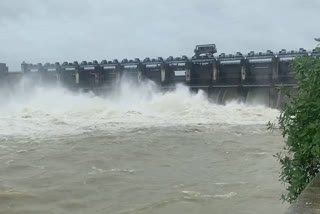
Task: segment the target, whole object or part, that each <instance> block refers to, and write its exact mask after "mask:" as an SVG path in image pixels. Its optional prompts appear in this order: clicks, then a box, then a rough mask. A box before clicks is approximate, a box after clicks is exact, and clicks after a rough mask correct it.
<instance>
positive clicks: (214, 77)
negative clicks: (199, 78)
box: [212, 61, 220, 82]
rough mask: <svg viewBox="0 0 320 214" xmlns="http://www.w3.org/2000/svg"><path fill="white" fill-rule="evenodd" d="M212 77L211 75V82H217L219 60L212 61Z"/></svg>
mask: <svg viewBox="0 0 320 214" xmlns="http://www.w3.org/2000/svg"><path fill="white" fill-rule="evenodd" d="M212 72H213V74H212V77H213V82H218V79H219V72H220V70H219V62H218V61H216V62H215V63H213V69H212Z"/></svg>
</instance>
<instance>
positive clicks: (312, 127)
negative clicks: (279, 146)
mask: <svg viewBox="0 0 320 214" xmlns="http://www.w3.org/2000/svg"><path fill="white" fill-rule="evenodd" d="M292 65H293V67H294V71H295V75H296V79H297V81H298V83H297V84H298V91H297V92H296V93H295V94H294V95H292V94H291V95H289V96H290V102H289V103H287V104H284V105H283V107H282V113H281V114H280V117H279V127H280V130H281V132H282V135H283V137H284V138H285V139H286V141H285V143H286V146H285V147H284V149H285V153H278V154H277V155H276V156H277V158H278V159H279V161H280V163H281V165H282V167H281V174H280V180H281V181H282V182H284V183H285V184H286V189H287V190H288V192H287V193H286V194H283V195H282V199H283V200H285V201H288V202H290V203H291V202H292V201H293V200H295V199H296V198H297V197H298V195H299V194H300V193H301V192H302V190H304V188H305V187H306V186H307V184H308V183H309V182H310V181H311V180H312V179H313V178H314V177H315V175H316V174H317V173H318V172H319V169H320V58H319V57H317V58H316V57H300V58H297V59H295V60H293V63H292ZM270 127H271V126H269V128H270Z"/></svg>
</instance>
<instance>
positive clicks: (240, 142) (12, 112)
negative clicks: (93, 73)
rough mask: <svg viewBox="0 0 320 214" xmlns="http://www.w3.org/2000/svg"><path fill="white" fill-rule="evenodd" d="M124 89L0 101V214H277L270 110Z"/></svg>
mask: <svg viewBox="0 0 320 214" xmlns="http://www.w3.org/2000/svg"><path fill="white" fill-rule="evenodd" d="M129 86H130V85H129ZM129 86H126V85H125V86H124V87H123V88H122V89H121V92H120V93H118V94H117V96H113V97H108V98H99V97H95V96H94V95H92V94H72V93H70V92H68V91H66V90H64V89H61V88H56V89H43V88H37V89H35V90H34V91H33V92H32V93H31V94H29V95H28V96H26V95H25V96H22V95H23V94H21V93H18V92H17V93H16V94H13V95H14V96H11V97H6V98H3V99H6V102H5V104H2V105H1V107H0V163H1V164H0V213H6V214H14V213H24V214H27V213H30V214H31V213H32V214H35V213H54V214H56V213H115V214H118V213H119V214H120V213H175V214H179V213H184V214H185V213H243V214H250V213H252V214H256V213H259V214H264V213H265V214H267V213H268V214H269V213H284V212H285V210H286V209H287V207H288V205H287V204H283V203H282V202H281V200H280V195H281V193H283V191H284V187H283V185H282V184H281V183H280V182H279V181H278V177H279V170H280V166H279V163H278V162H277V160H276V159H275V158H274V157H273V155H274V154H275V153H277V152H278V151H280V150H281V149H282V147H283V139H282V137H281V135H280V133H278V132H277V131H275V132H273V133H270V132H269V131H267V130H266V123H267V122H268V121H270V120H271V121H274V120H276V117H277V116H278V114H279V112H278V111H277V110H274V109H269V108H267V107H264V106H262V105H246V104H239V103H237V102H230V103H228V104H227V105H225V106H221V105H216V104H213V103H210V102H209V101H208V100H207V99H206V97H205V95H204V94H202V93H198V94H191V93H189V91H188V90H187V89H186V88H185V87H183V86H179V87H178V89H177V90H176V91H172V92H168V93H165V94H163V93H160V92H158V91H156V90H154V89H153V88H152V87H151V88H145V87H144V88H136V89H135V90H132V89H131V88H130V87H129ZM128 95H130V96H128Z"/></svg>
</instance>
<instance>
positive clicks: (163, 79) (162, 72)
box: [161, 66, 166, 83]
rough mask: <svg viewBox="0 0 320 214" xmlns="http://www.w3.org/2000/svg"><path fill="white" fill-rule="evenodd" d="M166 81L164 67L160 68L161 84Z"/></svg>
mask: <svg viewBox="0 0 320 214" xmlns="http://www.w3.org/2000/svg"><path fill="white" fill-rule="evenodd" d="M165 81H166V69H165V67H164V66H161V83H164V82H165Z"/></svg>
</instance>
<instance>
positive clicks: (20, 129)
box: [0, 80, 279, 136]
mask: <svg viewBox="0 0 320 214" xmlns="http://www.w3.org/2000/svg"><path fill="white" fill-rule="evenodd" d="M0 98H1V99H0V104H1V105H0V130H1V133H0V135H2V136H12V135H64V134H66V135H68V134H77V133H83V132H87V131H93V130H115V129H121V128H130V127H150V126H153V127H158V126H172V125H193V124H209V125H210V124H211V125H212V124H226V125H256V124H266V123H267V122H268V121H270V120H271V121H273V120H275V119H276V118H277V116H278V115H279V111H278V110H275V109H271V108H268V107H266V106H263V105H248V104H244V103H239V102H237V101H231V102H229V103H227V104H226V105H218V104H215V103H212V102H210V101H209V100H208V98H207V96H206V94H205V93H204V92H202V91H199V92H198V93H193V92H190V90H189V88H187V87H186V86H183V85H177V86H176V88H175V89H174V90H172V91H167V92H161V91H160V90H159V88H158V87H157V86H156V85H155V84H154V83H153V82H151V81H146V82H144V83H143V84H136V83H135V82H132V81H130V80H127V81H122V82H121V84H120V86H119V87H118V88H116V89H115V90H113V91H112V92H111V91H110V92H108V93H106V95H105V96H96V95H95V94H93V93H74V92H71V91H69V90H67V89H65V88H63V87H53V88H47V87H34V88H33V89H30V90H25V89H24V88H23V87H22V86H21V85H20V86H19V87H17V89H16V90H15V91H14V92H10V93H9V92H8V93H6V94H5V95H3V94H2V95H0Z"/></svg>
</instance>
